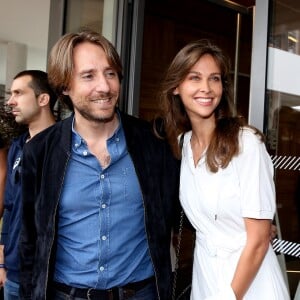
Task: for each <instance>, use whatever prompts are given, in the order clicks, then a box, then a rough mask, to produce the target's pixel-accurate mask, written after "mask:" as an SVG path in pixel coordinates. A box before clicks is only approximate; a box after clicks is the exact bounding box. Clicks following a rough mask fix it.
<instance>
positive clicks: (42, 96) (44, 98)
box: [38, 93, 50, 106]
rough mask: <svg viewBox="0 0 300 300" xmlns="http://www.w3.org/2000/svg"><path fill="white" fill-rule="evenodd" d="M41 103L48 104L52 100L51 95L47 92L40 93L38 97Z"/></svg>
mask: <svg viewBox="0 0 300 300" xmlns="http://www.w3.org/2000/svg"><path fill="white" fill-rule="evenodd" d="M38 101H39V105H40V106H46V105H48V103H49V101H50V96H49V94H47V93H43V94H40V95H39V97H38Z"/></svg>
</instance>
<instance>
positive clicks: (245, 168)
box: [161, 40, 289, 300]
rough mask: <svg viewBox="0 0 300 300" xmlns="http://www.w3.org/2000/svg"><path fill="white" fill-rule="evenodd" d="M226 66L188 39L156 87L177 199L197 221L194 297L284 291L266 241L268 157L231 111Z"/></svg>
mask: <svg viewBox="0 0 300 300" xmlns="http://www.w3.org/2000/svg"><path fill="white" fill-rule="evenodd" d="M229 70H230V68H229V64H228V59H227V58H226V57H225V56H224V54H223V52H222V51H221V50H220V48H218V47H217V46H216V45H213V44H211V43H210V42H209V41H206V40H201V41H196V42H193V43H190V44H188V45H187V46H186V47H184V48H183V49H182V50H181V51H179V53H178V54H177V55H176V57H175V58H174V60H173V61H172V63H171V65H170V67H169V69H168V71H167V74H166V78H165V81H164V82H163V88H162V93H161V101H162V107H163V119H164V126H165V134H166V137H167V139H168V140H169V142H170V144H171V146H172V148H173V152H174V154H175V155H176V156H177V157H179V158H181V177H180V200H181V204H182V206H183V209H184V211H185V214H186V215H187V217H188V219H189V220H190V222H191V224H192V225H193V226H194V228H195V229H196V243H195V244H196V246H195V250H194V265H193V281H192V294H191V299H193V300H204V299H206V300H208V299H210V300H212V299H215V300H216V299H222V300H224V299H225V300H227V299H238V300H240V299H246V300H249V299H251V300H256V299H268V300H272V299H274V300H275V299H278V300H285V299H289V295H288V291H287V288H286V286H285V283H284V280H283V276H282V274H281V270H280V267H279V264H278V261H277V259H276V255H275V253H274V251H273V249H272V246H271V245H270V230H271V222H272V219H273V217H274V213H275V189H274V182H273V165H272V161H271V159H270V157H269V155H268V153H267V151H266V148H265V145H264V143H263V135H262V134H261V133H260V132H259V131H258V130H257V129H255V128H253V127H251V126H249V125H247V124H246V122H245V120H244V119H243V118H241V117H239V116H237V115H236V112H235V110H234V106H233V101H232V95H231V84H230V78H229ZM180 141H182V142H180Z"/></svg>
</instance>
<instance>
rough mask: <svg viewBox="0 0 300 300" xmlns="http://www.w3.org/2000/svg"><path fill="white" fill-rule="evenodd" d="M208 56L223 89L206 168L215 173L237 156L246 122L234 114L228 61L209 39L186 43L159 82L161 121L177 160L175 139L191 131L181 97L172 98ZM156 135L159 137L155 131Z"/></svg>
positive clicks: (177, 153)
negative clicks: (160, 84)
mask: <svg viewBox="0 0 300 300" xmlns="http://www.w3.org/2000/svg"><path fill="white" fill-rule="evenodd" d="M207 54H209V55H211V56H212V57H213V59H214V60H215V62H216V63H217V65H218V66H219V68H220V71H221V81H222V86H223V93H222V97H221V100H220V103H219V105H218V106H217V108H216V109H215V112H214V113H215V121H216V127H215V130H214V133H213V135H212V139H211V142H210V144H209V146H208V149H207V165H208V167H209V169H210V170H211V171H212V172H217V170H218V169H219V167H221V168H225V167H226V166H227V165H228V164H229V162H230V160H231V159H232V157H233V156H234V155H237V154H238V153H239V131H240V128H241V127H242V126H246V122H245V120H244V119H243V118H242V117H238V116H237V115H236V111H235V108H234V105H233V96H232V85H231V80H230V75H229V71H230V64H229V59H228V58H227V57H226V56H225V55H224V53H223V51H222V50H221V49H220V48H219V47H217V46H216V45H214V44H212V43H211V42H210V41H208V40H198V41H195V42H192V43H189V44H188V45H186V46H185V47H184V48H182V49H181V50H180V51H179V52H178V54H177V55H176V56H175V58H174V59H173V61H172V62H171V64H170V66H169V68H168V69H167V72H166V75H165V79H164V81H163V83H162V87H161V92H160V101H161V114H162V115H161V116H160V117H161V118H162V119H163V121H162V122H163V130H164V136H165V137H166V138H167V140H168V142H169V143H170V145H171V147H172V150H173V153H174V155H175V156H176V157H177V158H180V157H181V147H180V145H179V143H178V136H179V135H180V134H182V133H184V132H186V131H189V130H191V123H190V120H189V118H188V115H187V113H186V110H185V108H184V105H183V103H182V100H181V97H180V95H174V93H173V92H174V90H175V89H176V88H177V87H178V85H179V84H180V83H182V82H183V81H184V79H185V78H186V76H187V75H188V73H189V72H190V70H191V68H192V67H193V66H194V65H195V64H196V63H197V62H198V61H199V59H200V58H201V57H202V56H203V55H207ZM249 127H251V126H249ZM255 131H256V132H257V130H255ZM156 133H157V135H159V136H162V135H161V134H160V133H158V130H156Z"/></svg>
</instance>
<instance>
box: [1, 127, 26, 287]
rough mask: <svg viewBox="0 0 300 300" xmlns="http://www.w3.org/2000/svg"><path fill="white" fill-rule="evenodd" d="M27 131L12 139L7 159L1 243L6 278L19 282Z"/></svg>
mask: <svg viewBox="0 0 300 300" xmlns="http://www.w3.org/2000/svg"><path fill="white" fill-rule="evenodd" d="M27 137H28V133H25V134H23V135H21V136H20V137H18V138H16V139H14V140H13V142H12V144H11V146H10V148H9V152H8V160H7V164H8V165H7V167H8V168H7V179H6V185H5V196H4V214H3V224H2V233H1V244H3V245H4V262H5V266H6V271H7V274H6V275H7V278H8V279H9V280H11V281H14V282H19V247H18V241H19V236H20V227H21V204H22V197H21V166H22V152H23V146H24V144H25V143H26V139H27Z"/></svg>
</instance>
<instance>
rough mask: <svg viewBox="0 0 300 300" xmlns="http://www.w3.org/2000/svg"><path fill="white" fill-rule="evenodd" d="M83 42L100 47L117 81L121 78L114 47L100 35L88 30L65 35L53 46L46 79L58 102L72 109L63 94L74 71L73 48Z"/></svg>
mask: <svg viewBox="0 0 300 300" xmlns="http://www.w3.org/2000/svg"><path fill="white" fill-rule="evenodd" d="M84 42H89V43H92V44H94V45H97V46H99V47H101V48H102V49H103V50H104V52H105V54H106V57H107V60H108V63H109V64H110V66H111V67H112V68H113V69H115V70H116V72H117V74H118V77H119V80H120V82H121V80H122V78H123V74H122V63H121V60H120V57H119V55H118V53H117V51H116V49H115V48H114V46H113V45H112V44H111V43H110V42H109V41H108V40H107V39H106V38H105V37H103V36H102V35H101V34H99V33H97V32H94V31H92V30H89V29H83V30H81V31H80V32H78V33H67V34H66V35H64V36H62V37H61V38H60V39H59V40H58V41H57V43H56V44H55V45H54V46H53V48H52V50H51V52H50V55H49V60H48V78H49V82H50V84H51V86H52V87H53V89H54V91H55V93H56V94H57V96H58V98H59V100H61V101H62V102H63V103H64V104H66V105H67V106H68V107H69V108H70V109H73V104H72V101H71V99H70V98H69V96H68V95H64V94H63V92H64V91H65V90H66V89H68V88H69V84H70V81H71V78H72V74H73V71H74V60H73V53H74V48H75V47H76V46H77V45H79V44H81V43H84Z"/></svg>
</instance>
